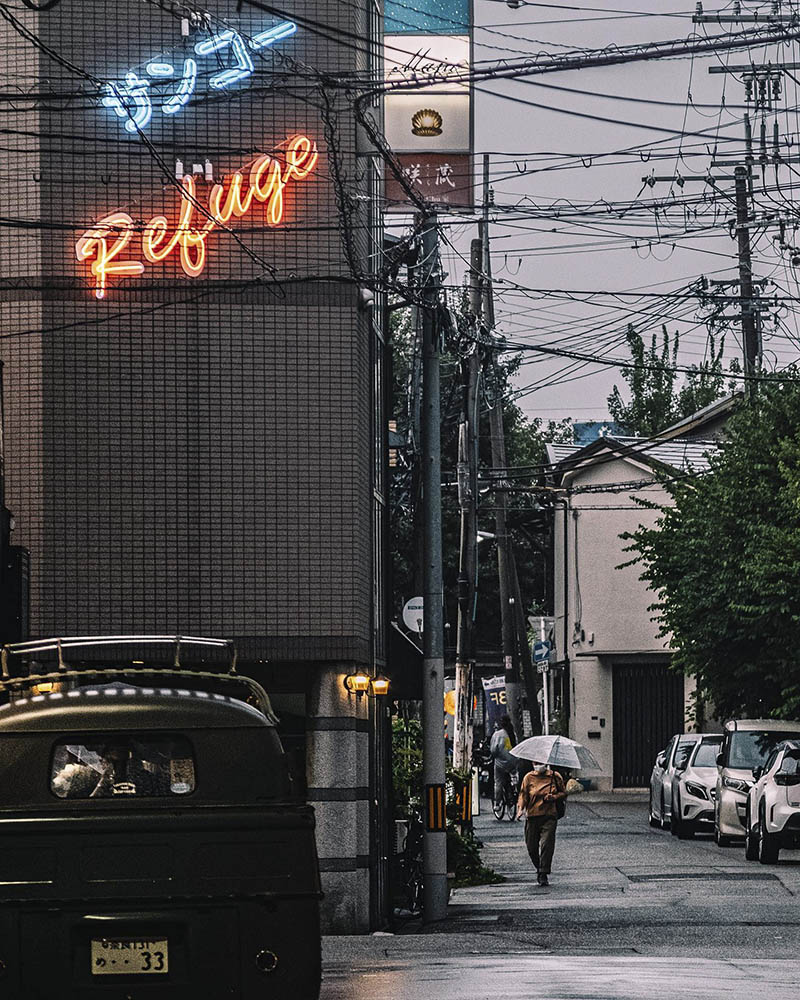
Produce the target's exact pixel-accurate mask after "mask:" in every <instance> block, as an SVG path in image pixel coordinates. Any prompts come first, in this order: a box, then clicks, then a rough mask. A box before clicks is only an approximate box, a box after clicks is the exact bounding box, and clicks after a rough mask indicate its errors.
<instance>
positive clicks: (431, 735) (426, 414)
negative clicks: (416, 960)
mask: <svg viewBox="0 0 800 1000" xmlns="http://www.w3.org/2000/svg"><path fill="white" fill-rule="evenodd" d="M420 272H421V274H420V277H421V285H422V288H421V293H422V294H421V297H422V304H423V308H422V387H423V408H422V492H423V508H424V536H423V548H424V563H425V574H424V589H423V594H424V600H425V627H424V632H423V662H422V671H423V677H422V729H423V749H422V753H423V759H422V778H423V784H424V786H425V830H424V833H423V841H422V867H423V893H424V896H423V902H424V908H423V918H424V920H425V922H426V923H432V922H434V921H437V920H443V919H444V917H445V916H446V914H447V845H446V829H447V809H446V794H445V751H444V616H443V608H442V604H443V588H442V461H441V411H440V408H439V405H440V404H439V319H438V312H439V254H438V231H437V220H436V216H435V215H433V214H431V215H429V216H427V218H426V219H425V222H424V227H423V230H422V261H421V263H420Z"/></svg>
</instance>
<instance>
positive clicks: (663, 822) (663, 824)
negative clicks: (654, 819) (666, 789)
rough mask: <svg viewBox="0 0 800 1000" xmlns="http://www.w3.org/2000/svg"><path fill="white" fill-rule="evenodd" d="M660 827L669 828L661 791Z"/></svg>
mask: <svg viewBox="0 0 800 1000" xmlns="http://www.w3.org/2000/svg"><path fill="white" fill-rule="evenodd" d="M661 829H662V830H667V829H669V820H668V819H667V809H666V806H665V804H664V793H663V792H662V793H661Z"/></svg>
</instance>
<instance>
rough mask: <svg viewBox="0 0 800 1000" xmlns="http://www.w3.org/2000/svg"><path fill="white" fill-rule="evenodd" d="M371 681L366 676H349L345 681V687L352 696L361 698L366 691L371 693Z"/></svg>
mask: <svg viewBox="0 0 800 1000" xmlns="http://www.w3.org/2000/svg"><path fill="white" fill-rule="evenodd" d="M369 680H370V679H369V677H367V675H366V674H348V675H347V677H345V679H344V686H345V687H346V688H347V690H348V691H349V692H350V694H354V695H357V696H358V697H359V698H360V697H361V695H362V694H364V692H365V691H369Z"/></svg>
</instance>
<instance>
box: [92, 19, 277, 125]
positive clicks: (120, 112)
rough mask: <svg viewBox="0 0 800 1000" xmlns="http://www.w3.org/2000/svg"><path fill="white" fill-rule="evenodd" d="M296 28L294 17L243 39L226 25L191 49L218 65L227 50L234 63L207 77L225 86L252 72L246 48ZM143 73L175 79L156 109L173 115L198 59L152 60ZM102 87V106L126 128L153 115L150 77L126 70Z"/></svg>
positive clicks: (191, 85)
mask: <svg viewBox="0 0 800 1000" xmlns="http://www.w3.org/2000/svg"><path fill="white" fill-rule="evenodd" d="M296 31H297V25H296V24H295V23H294V21H281V22H280V24H275V25H273V26H272V27H271V28H267V29H266V30H264V31H261V32H259V33H258V34H257V35H254V36H253V37H252V38H250V39H248V40H247V41H245V39H244V38H243V37H242V36H241V35H240V34H239V32H238V31H234V30H233V29H232V28H230V29H228V30H227V31H222V32H220V33H219V34H216V35H211V37H210V38H204V39H203V40H202V41H200V42H197V44H196V45H195V47H194V53H195V55H196V56H200V57H201V58H202V57H206V56H215V62H216V64H217V65H219V63H220V61H221V60H222V59H223V58H226V57H224V56H223V55H222V53H223V52H225V51H228V53H229V55H228V56H227V59H228V60H229V61H230V60H232V61H233V63H234V65H232V66H230V67H228V68H226V69H220V70H219V72H217V73H214V74H213V75H212V76H211V78H210V79H209V81H208V84H209V86H210V87H211V89H212V90H226V89H227V88H228V87H232V86H233V85H234V84H236V83H240V82H241V81H242V80H246V79H247V78H248V77H249V76H251V75H252V74H253V73H254V72H255V65H254V63H253V59H252V56H251V55H250V50H252V51H253V52H259V51H261V49H265V48H268V47H269V46H270V45H274V44H275V43H276V42H279V41H281V39H283V38H288V37H289V36H290V35H293V34H294V33H295V32H296ZM145 73H146V74H147V76H149V77H151V78H152V79H154V80H158V81H161V82H163V81H165V80H178V79H179V82H178V86H177V89H176V91H175V93H174V94H173V95H172V96H171V97H169V98H168V99H167V100H164V101H162V103H161V106H160V110H161V111H162V112H163V113H164V114H165V115H174V114H177V112H178V111H180V110H181V108H183V107H185V105H186V104H188V103H189V99H190V98H191V96H192V94H193V93H194V92H195V88H196V87H197V75H198V63H197V60H196V59H192V58H186V59H184V60H183V67H182V68H181V69H180V70H179V69H178V67H176V66H175V65H173V64H172V63H170V62H162V61H160V60H153V61H152V62H149V63H147V65H146V66H145ZM105 91H106V95H105V97H104V98H103V100H102V104H103V106H104V107H106V108H110V109H111V110H112V111H113V112H114V114H115V115H116V116H117V118H120V119H122V120H123V121H124V122H125V129H126V131H128V132H141V131H143V130H144V129H146V128H147V126H148V125H149V124H150V121H151V119H152V117H153V101H152V98H151V96H150V80H148V79H146V78H145V77H143V76H139V75H138V74H137V73H135V72H134V71H133V70H130V71H129V72H127V73H126V74H125V77H124V82H123V81H120V82H117V83H107V84H106V86H105Z"/></svg>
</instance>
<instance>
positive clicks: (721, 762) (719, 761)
mask: <svg viewBox="0 0 800 1000" xmlns="http://www.w3.org/2000/svg"><path fill="white" fill-rule="evenodd" d="M724 763H725V761H724V759H723V756H722V751H720V752H719V753H718V754H717V767H722V766H723V765H724Z"/></svg>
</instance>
